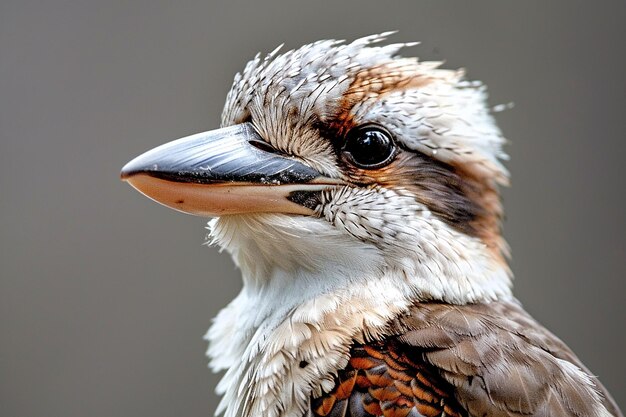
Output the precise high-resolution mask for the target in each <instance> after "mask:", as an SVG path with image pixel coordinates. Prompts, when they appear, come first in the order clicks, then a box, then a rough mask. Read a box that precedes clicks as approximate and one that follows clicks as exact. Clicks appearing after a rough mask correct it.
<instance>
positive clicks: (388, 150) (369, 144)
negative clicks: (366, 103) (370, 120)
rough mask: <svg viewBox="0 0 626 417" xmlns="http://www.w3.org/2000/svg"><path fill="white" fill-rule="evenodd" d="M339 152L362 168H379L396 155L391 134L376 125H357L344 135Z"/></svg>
mask: <svg viewBox="0 0 626 417" xmlns="http://www.w3.org/2000/svg"><path fill="white" fill-rule="evenodd" d="M341 152H342V153H343V154H344V155H345V156H346V157H347V159H348V161H350V162H351V163H352V164H353V165H356V166H357V167H359V168H363V169H374V168H380V167H383V166H385V165H387V164H389V163H390V162H391V161H392V160H393V158H394V156H395V155H396V145H395V143H394V142H393V139H392V137H391V134H390V133H389V132H387V131H386V130H385V129H383V128H381V127H380V126H376V125H364V126H357V127H355V128H353V129H352V130H350V131H349V132H348V134H347V135H346V142H345V145H344V146H343V148H342V149H341Z"/></svg>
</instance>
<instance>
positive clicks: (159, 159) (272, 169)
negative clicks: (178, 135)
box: [121, 123, 342, 216]
mask: <svg viewBox="0 0 626 417" xmlns="http://www.w3.org/2000/svg"><path fill="white" fill-rule="evenodd" d="M267 148H268V145H267V143H266V142H265V141H264V140H263V139H262V138H261V137H260V136H259V134H258V133H257V132H256V130H255V129H254V127H253V126H252V125H251V124H250V123H243V124H239V125H235V126H231V127H226V128H223V129H217V130H212V131H209V132H204V133H198V134H196V135H192V136H188V137H185V138H182V139H178V140H175V141H173V142H169V143H166V144H164V145H161V146H159V147H157V148H154V149H152V150H150V151H148V152H146V153H144V154H142V155H140V156H138V157H137V158H135V159H133V160H132V161H130V162H129V163H127V164H126V165H125V166H124V168H122V172H121V177H122V180H124V181H127V182H128V183H129V184H130V185H132V186H133V187H134V188H136V189H137V190H138V191H139V192H141V193H142V194H144V195H146V196H147V197H149V198H151V199H153V200H154V201H157V202H158V203H161V204H163V205H166V206H168V207H171V208H173V209H175V210H179V211H182V212H185V213H189V214H195V215H200V216H219V215H223V214H237V213H260V212H273V213H290V214H309V215H310V214H313V211H312V210H311V209H310V208H307V207H305V206H303V205H300V204H297V203H295V202H293V201H291V200H292V199H290V196H291V195H293V193H294V192H298V191H300V192H302V191H304V192H306V191H320V190H323V189H324V188H327V187H329V186H334V185H338V184H341V183H342V182H341V181H340V180H335V179H331V178H328V177H324V176H322V174H320V173H319V172H318V171H316V170H315V169H313V168H311V167H309V166H308V165H305V164H303V163H302V162H300V161H297V160H295V159H292V158H289V157H286V156H282V155H279V154H277V153H273V152H268V151H266V150H263V149H267Z"/></svg>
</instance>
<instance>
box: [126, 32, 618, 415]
mask: <svg viewBox="0 0 626 417" xmlns="http://www.w3.org/2000/svg"><path fill="white" fill-rule="evenodd" d="M385 35H386V34H383V35H378V36H370V37H366V38H362V39H358V40H356V41H354V42H352V43H349V44H344V43H342V42H337V41H320V42H316V43H313V44H310V45H306V46H303V47H301V48H299V49H296V50H292V51H289V52H286V53H284V54H279V53H278V52H276V51H275V52H273V53H271V54H269V55H268V56H266V57H264V58H261V57H259V56H257V57H256V58H255V59H254V60H252V61H251V62H250V63H248V64H247V66H246V67H245V69H244V70H243V72H242V73H240V74H238V75H236V77H235V81H234V84H233V86H232V89H231V90H230V92H229V94H228V97H227V99H226V105H225V107H224V111H223V114H222V128H220V129H217V130H213V131H209V132H205V133H200V134H197V135H193V136H190V137H186V138H183V139H179V140H176V141H173V142H170V143H167V144H165V145H162V146H160V147H157V148H155V149H153V150H151V151H148V152H146V153H145V154H143V155H141V156H139V157H137V158H136V159H134V160H133V161H131V162H130V163H128V164H127V165H126V166H125V167H124V168H123V170H122V178H123V179H124V180H126V181H127V182H129V183H130V184H131V185H132V186H133V187H135V188H136V189H137V190H139V191H140V192H141V193H143V194H145V195H146V196H148V197H150V198H152V199H154V200H156V201H157V202H159V203H162V204H164V205H166V206H169V207H171V208H174V209H176V210H179V211H182V212H186V213H191V214H196V215H201V216H208V217H214V219H213V220H212V221H211V222H210V223H209V229H210V236H211V241H212V242H213V243H214V244H216V245H218V246H220V247H221V248H224V249H226V250H227V251H228V252H229V253H230V254H231V255H232V256H233V258H234V260H235V262H236V264H237V265H238V267H239V268H240V269H241V273H242V276H243V289H242V290H241V293H240V294H239V295H238V296H237V297H236V298H235V299H234V300H233V301H232V302H231V303H230V304H229V305H228V306H227V307H226V308H224V309H223V310H222V311H221V312H220V313H219V315H218V316H217V318H216V319H215V321H214V323H213V325H212V327H211V329H210V330H209V331H208V333H207V336H206V338H207V339H208V340H209V342H210V347H209V350H208V355H209V356H210V357H211V367H212V369H213V370H215V371H225V375H224V377H223V379H222V381H221V383H220V384H219V385H218V388H217V389H218V392H219V393H220V394H222V395H223V398H222V401H221V403H220V406H219V407H218V413H221V412H223V413H224V414H225V416H226V417H236V416H237V417H250V416H255V417H256V416H265V417H286V416H290V417H302V416H334V417H335V416H346V417H347V416H351V417H365V416H403V417H404V416H411V417H417V416H427V417H434V416H472V417H478V416H481V417H482V416H578V417H582V416H585V417H607V416H621V413H620V411H619V410H618V408H617V406H616V405H615V403H614V402H613V400H612V399H611V397H610V395H609V394H608V393H607V392H606V390H605V389H604V387H603V386H602V385H601V384H600V382H598V380H597V379H596V378H595V377H594V376H593V374H592V373H591V372H589V370H587V369H586V368H585V366H584V365H583V364H582V363H581V362H580V361H579V359H578V358H577V357H576V356H575V355H574V353H572V351H571V350H570V349H569V348H568V347H567V346H566V345H565V344H564V343H563V342H561V341H560V340H559V339H558V338H556V337H555V336H554V335H552V334H551V333H550V332H549V331H547V330H546V329H545V328H544V327H542V326H541V325H540V324H539V323H537V322H536V321H535V320H534V319H533V318H532V317H530V316H529V315H528V313H526V312H525V311H524V309H523V308H522V306H521V305H520V303H519V302H518V301H517V300H516V299H515V298H514V296H513V295H512V292H511V278H512V277H511V271H510V270H509V267H508V265H507V260H506V257H507V247H506V244H505V242H504V240H503V238H502V235H501V231H500V222H501V218H502V206H501V204H500V198H499V192H498V186H499V185H502V184H506V182H507V180H508V174H507V171H506V169H505V168H504V167H503V165H502V164H501V160H503V159H505V158H506V155H505V153H504V151H503V150H502V146H503V143H504V139H503V137H502V135H501V133H500V130H499V129H498V127H497V126H496V124H495V122H494V120H493V118H492V115H491V114H490V110H489V108H488V107H487V105H486V92H485V89H484V87H483V86H482V85H481V84H480V83H477V82H469V81H466V80H465V79H464V77H463V72H462V71H452V70H447V69H441V68H438V67H439V64H438V63H434V62H419V61H418V60H417V59H415V58H403V57H399V56H398V55H397V53H398V51H399V49H400V48H402V47H403V46H405V45H406V44H392V45H383V46H379V45H376V43H377V42H380V41H381V40H383V39H384V38H385Z"/></svg>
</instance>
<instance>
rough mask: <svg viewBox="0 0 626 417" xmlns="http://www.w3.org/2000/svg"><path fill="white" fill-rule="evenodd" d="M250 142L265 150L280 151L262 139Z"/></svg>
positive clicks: (270, 151)
mask: <svg viewBox="0 0 626 417" xmlns="http://www.w3.org/2000/svg"><path fill="white" fill-rule="evenodd" d="M248 143H249V144H250V145H252V146H254V147H255V148H257V149H260V150H262V151H263V152H269V153H278V151H277V150H276V149H275V148H274V147H273V146H272V145H270V144H269V143H267V142H265V141H262V140H249V141H248Z"/></svg>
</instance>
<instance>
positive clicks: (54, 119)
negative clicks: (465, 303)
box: [0, 0, 626, 417]
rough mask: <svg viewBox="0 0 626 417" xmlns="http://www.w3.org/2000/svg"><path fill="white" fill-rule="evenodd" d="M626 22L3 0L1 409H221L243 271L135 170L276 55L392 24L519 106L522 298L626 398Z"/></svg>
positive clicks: (562, 7) (209, 119)
mask: <svg viewBox="0 0 626 417" xmlns="http://www.w3.org/2000/svg"><path fill="white" fill-rule="evenodd" d="M625 19H626V2H623V1H613V2H611V1H600V2H590V1H587V2H583V1H573V0H560V1H555V0H553V1H549V2H546V1H539V0H536V1H523V2H522V1H519V2H504V1H476V0H475V1H472V2H467V1H438V2H435V1H416V0H410V1H408V0H407V1H398V2H382V1H380V0H378V1H359V0H355V1H341V2H337V1H334V2H324V1H313V0H310V1H307V2H301V3H296V2H290V1H289V2H288V1H284V2H279V1H266V2H252V1H250V2H247V3H243V2H239V1H231V2H229V3H228V4H226V3H225V2H224V3H222V4H214V3H211V2H208V1H179V2H169V1H154V0H152V1H135V2H128V1H95V0H94V1H61V0H54V1H24V0H22V1H17V0H15V1H7V0H3V1H2V2H1V3H0V415H1V416H2V417H4V416H7V417H9V416H10V417H13V416H43V415H46V416H68V417H70V416H91V417H99V416H102V417H105V416H106V417H110V416H135V417H138V416H150V417H157V416H173V415H177V416H208V415H211V414H212V412H213V410H214V408H215V406H216V397H215V396H214V394H213V389H214V387H215V384H216V382H217V377H215V376H213V375H211V373H210V372H209V370H208V369H206V362H207V361H206V359H205V356H204V351H205V349H206V346H205V342H204V341H203V340H202V335H203V334H204V333H205V331H206V329H207V328H208V326H209V324H210V320H211V318H212V317H213V316H214V315H215V314H216V313H217V311H218V310H219V309H220V308H221V307H223V306H224V305H225V304H226V303H227V302H228V301H229V300H230V299H231V298H232V297H233V296H234V295H235V294H236V293H237V291H238V288H239V286H240V281H239V276H238V272H237V271H236V270H235V268H234V266H233V264H232V262H231V260H230V259H229V257H228V256H227V255H226V254H219V253H218V251H217V250H216V249H214V248H207V247H206V246H203V245H202V243H203V242H204V237H205V230H204V229H203V227H204V225H205V220H203V219H200V218H194V217H191V216H186V215H183V214H179V213H175V212H173V211H171V210H168V209H166V208H163V207H161V206H159V205H157V204H154V203H153V202H151V201H149V200H148V199H146V198H144V197H142V196H140V195H139V194H138V193H137V192H135V191H133V190H132V189H131V188H130V187H129V186H128V185H125V184H123V183H121V182H120V181H119V180H118V172H119V169H120V168H121V166H122V165H123V164H124V163H125V162H127V161H128V160H129V159H130V158H132V157H134V156H136V155H137V154H139V153H140V152H143V151H145V150H147V149H149V148H151V147H153V146H155V145H158V144H161V143H163V142H165V141H168V140H170V139H174V138H178V137H181V136H185V135H188V134H191V133H195V132H198V131H203V130H208V129H211V128H215V127H217V126H218V120H219V115H220V111H221V106H222V104H223V100H224V97H225V95H226V92H227V91H228V89H229V87H230V84H231V81H232V77H233V75H234V73H235V72H236V71H238V70H240V69H241V68H243V65H244V64H245V62H246V61H247V60H248V59H250V58H251V57H252V56H253V55H254V54H255V53H256V52H257V51H264V52H268V51H271V50H272V49H274V47H275V46H276V45H278V44H280V43H282V42H285V43H286V46H287V47H289V48H292V47H297V46H299V45H300V44H302V43H305V42H311V41H314V40H317V39H320V38H341V39H353V38H355V37H359V36H363V35H367V34H371V33H376V32H381V31H386V30H390V29H399V30H400V33H399V34H398V35H396V36H394V37H393V39H392V40H394V41H413V40H421V41H422V42H423V43H422V45H421V46H419V47H416V48H411V49H410V50H408V51H405V54H417V55H419V56H421V57H423V58H427V59H437V60H440V59H445V60H446V66H447V67H450V68H456V67H460V66H462V67H466V68H468V70H469V76H470V77H471V78H475V79H481V80H483V81H485V82H486V83H487V84H488V85H489V87H490V92H491V103H492V104H499V103H508V102H510V101H513V102H515V108H514V109H513V110H510V111H506V112H504V113H500V114H499V115H498V120H499V123H500V126H501V127H502V129H503V130H504V132H505V133H506V135H507V137H508V138H509V139H510V140H511V142H512V145H511V146H509V147H508V149H507V150H508V151H509V153H510V154H511V155H512V160H511V162H510V163H509V164H508V166H509V167H510V169H511V171H512V174H513V187H512V188H511V189H507V190H505V191H504V196H505V205H506V210H507V221H506V224H505V231H506V235H507V237H508V240H509V242H510V244H511V246H512V249H513V262H512V265H513V269H514V271H515V273H516V288H517V289H516V293H517V295H518V296H519V298H521V300H522V301H523V302H524V303H525V305H526V307H527V308H528V309H529V310H530V312H532V313H533V314H534V315H535V316H536V317H537V318H538V319H539V320H540V321H542V322H543V323H544V324H545V325H546V326H547V327H548V328H550V329H552V330H553V331H554V332H555V333H557V334H558V335H559V336H560V337H561V338H563V339H564V340H565V341H566V342H567V343H568V344H569V345H570V346H571V347H572V348H573V349H574V350H575V351H576V352H577V353H578V355H579V356H580V357H581V358H582V359H583V361H584V362H585V363H586V364H587V365H588V366H589V367H590V368H591V370H592V371H593V372H595V373H596V374H597V375H599V377H600V378H601V380H602V381H603V382H604V383H605V384H606V385H607V387H608V388H609V389H610V390H611V391H612V393H613V395H614V396H615V397H616V399H617V401H618V403H620V404H621V405H622V407H626V378H624V375H625V374H626V359H625V357H624V356H625V355H624V351H625V350H624V346H626V336H625V333H626V332H625V325H624V324H625V319H626V309H625V291H624V290H625V284H624V279H625V278H626V266H625V260H626V222H625V221H624V212H625V210H624V203H625V202H626V201H625V199H626V195H625V194H626V191H625V190H626V187H625V185H626V184H625V182H626V181H625V175H624V172H623V169H624V162H623V161H624V155H625V150H626V145H625V143H626V140H625V137H624V134H625V132H626V117H625V116H624V111H625V109H626V77H625V74H626V62H625V54H624V41H625V40H626V25H625V24H624V21H625Z"/></svg>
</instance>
